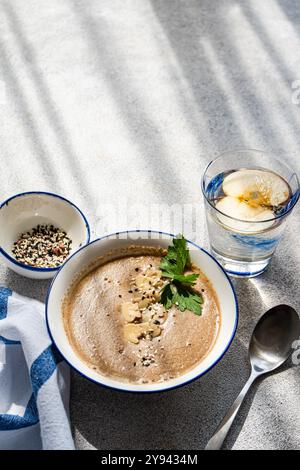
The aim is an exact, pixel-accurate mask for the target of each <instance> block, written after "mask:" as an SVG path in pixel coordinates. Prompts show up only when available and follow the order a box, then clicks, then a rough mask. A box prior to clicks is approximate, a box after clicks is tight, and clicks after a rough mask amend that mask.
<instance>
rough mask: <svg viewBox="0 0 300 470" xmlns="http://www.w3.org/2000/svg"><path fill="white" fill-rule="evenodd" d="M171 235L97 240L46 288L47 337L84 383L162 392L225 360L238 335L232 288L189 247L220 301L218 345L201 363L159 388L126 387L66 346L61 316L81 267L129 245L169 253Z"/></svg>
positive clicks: (139, 233) (207, 258)
mask: <svg viewBox="0 0 300 470" xmlns="http://www.w3.org/2000/svg"><path fill="white" fill-rule="evenodd" d="M173 238H174V235H172V234H167V233H163V232H157V231H150V230H131V231H126V232H119V233H115V234H111V235H107V236H104V237H102V238H98V239H97V240H94V241H92V242H91V243H89V244H88V245H86V246H85V247H83V248H81V249H80V250H78V251H77V252H76V253H75V254H74V255H73V256H71V257H70V258H69V259H68V260H67V261H66V262H65V264H64V265H63V266H62V268H61V269H60V271H59V272H58V273H57V275H56V276H55V278H54V279H53V281H52V284H51V286H50V288H49V292H48V296H47V301H46V321H47V326H48V331H49V334H50V336H51V338H52V340H53V342H54V343H55V345H56V347H57V348H58V350H59V351H60V353H61V354H62V356H63V357H64V358H65V360H66V361H67V362H68V363H69V364H70V365H71V366H72V367H73V368H74V369H75V370H77V371H78V372H79V373H80V374H82V375H83V376H84V377H86V378H87V379H89V380H91V381H93V382H95V383H97V384H100V385H103V386H105V387H109V388H112V389H117V390H121V391H127V392H143V393H145V392H161V391H164V390H170V389H173V388H177V387H179V386H182V385H184V384H187V383H189V382H191V381H193V380H195V379H197V378H199V377H201V376H202V375H204V374H205V373H206V372H208V371H209V370H210V369H212V367H214V366H215V365H216V364H217V363H218V362H219V361H220V360H221V358H222V357H223V355H224V354H225V352H226V351H227V349H228V348H229V346H230V344H231V342H232V340H233V338H234V336H235V333H236V329H237V324H238V304H237V298H236V295H235V291H234V288H233V286H232V283H231V281H230V279H229V277H228V276H227V274H226V273H225V271H224V269H223V268H222V267H221V265H220V264H219V263H218V262H217V261H216V260H215V259H214V258H213V257H212V256H211V255H210V254H209V253H207V252H206V251H205V250H204V249H203V248H201V247H199V246H198V245H196V244H194V243H193V242H190V241H188V247H189V249H190V254H191V259H192V262H193V263H195V264H196V265H197V266H198V267H199V268H200V269H201V270H202V271H203V273H204V274H205V275H206V276H207V277H208V279H209V280H210V281H211V283H212V285H213V287H214V289H215V292H216V295H217V297H218V300H219V305H220V310H221V325H220V331H219V335H218V337H217V340H216V342H215V344H214V346H213V348H212V350H211V351H210V353H209V354H208V355H207V357H205V358H204V360H203V361H202V362H200V363H199V364H198V365H197V366H196V367H194V368H193V369H192V370H189V371H188V372H186V373H185V374H183V375H181V376H179V377H176V378H174V379H171V380H168V381H164V382H162V383H147V384H134V383H125V382H122V381H119V380H117V379H116V378H111V377H108V376H105V375H102V374H100V373H98V372H96V371H94V370H92V369H91V368H89V367H88V366H87V365H86V363H85V362H84V361H82V360H81V359H80V357H79V356H78V355H77V354H76V353H75V351H74V350H73V348H72V346H71V345H70V342H69V340H68V337H67V334H66V331H65V328H64V323H63V315H62V302H63V299H64V297H65V294H66V293H67V291H68V289H69V288H70V286H71V284H72V282H73V280H74V279H76V277H78V275H79V274H80V272H82V270H84V268H85V267H88V266H89V265H90V264H91V263H92V262H93V261H94V260H95V259H96V258H98V257H99V256H103V255H105V256H106V257H107V256H108V254H109V253H110V252H111V251H112V250H113V251H114V250H116V249H119V248H124V247H126V246H129V245H142V246H145V245H150V246H160V247H164V248H167V247H168V246H169V245H170V244H171V243H172V240H173ZM108 259H109V258H108Z"/></svg>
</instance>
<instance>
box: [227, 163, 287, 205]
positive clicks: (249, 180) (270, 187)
mask: <svg viewBox="0 0 300 470" xmlns="http://www.w3.org/2000/svg"><path fill="white" fill-rule="evenodd" d="M223 191H224V193H225V194H226V196H233V197H236V198H239V199H241V200H244V201H247V202H248V204H250V205H251V206H254V207H255V206H260V205H263V206H273V207H277V206H279V205H280V204H283V203H284V202H286V201H287V200H288V199H289V197H290V188H289V186H288V184H287V183H286V182H285V181H284V179H282V178H281V177H280V176H278V175H276V173H272V172H270V171H265V170H254V169H245V170H238V171H234V172H233V173H231V174H230V175H228V176H226V177H225V178H224V181H223Z"/></svg>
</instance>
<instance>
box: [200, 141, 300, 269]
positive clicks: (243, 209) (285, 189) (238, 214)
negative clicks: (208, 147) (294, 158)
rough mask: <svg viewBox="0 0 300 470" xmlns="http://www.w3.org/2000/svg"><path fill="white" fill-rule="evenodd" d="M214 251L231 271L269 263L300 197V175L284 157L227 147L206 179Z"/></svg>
mask: <svg viewBox="0 0 300 470" xmlns="http://www.w3.org/2000/svg"><path fill="white" fill-rule="evenodd" d="M202 192H203V195H204V201H205V209H206V218H207V227H208V233H209V238H210V245H211V251H212V253H213V255H214V256H215V257H216V258H217V259H218V261H219V262H220V263H221V264H222V266H223V267H224V268H225V270H226V271H227V272H228V274H230V275H233V276H239V277H240V276H242V277H253V276H258V275H259V274H261V273H262V272H263V271H265V269H266V268H267V266H268V264H269V262H270V260H271V258H272V255H273V254H274V251H275V249H276V247H277V245H278V242H279V240H280V238H281V236H282V234H283V231H284V229H285V226H286V222H287V219H288V217H289V215H290V214H291V212H292V209H293V207H294V206H295V204H296V203H297V201H298V199H299V180H298V177H297V175H296V173H295V172H294V171H293V170H292V169H291V168H289V167H288V166H287V165H286V164H285V163H284V162H281V161H280V160H278V159H275V158H274V157H273V156H272V155H268V154H266V153H264V152H261V151H258V150H239V151H232V152H226V153H223V154H222V155H220V156H219V157H218V158H216V159H215V160H213V161H211V162H210V163H209V165H208V166H207V167H206V170H205V172H204V175H203V178H202Z"/></svg>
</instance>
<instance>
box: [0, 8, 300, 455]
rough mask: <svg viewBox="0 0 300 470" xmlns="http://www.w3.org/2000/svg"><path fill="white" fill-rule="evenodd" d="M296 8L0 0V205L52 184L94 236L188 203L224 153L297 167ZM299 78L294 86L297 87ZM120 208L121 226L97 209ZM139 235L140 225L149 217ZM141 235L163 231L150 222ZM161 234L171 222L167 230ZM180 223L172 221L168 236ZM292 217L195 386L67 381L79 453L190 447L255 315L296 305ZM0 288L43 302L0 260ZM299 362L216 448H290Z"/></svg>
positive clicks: (299, 423) (243, 365)
mask: <svg viewBox="0 0 300 470" xmlns="http://www.w3.org/2000/svg"><path fill="white" fill-rule="evenodd" d="M298 3H299V2H298V0H285V1H284V0H281V1H279V0H264V1H263V2H262V1H260V0H249V1H243V0H236V1H230V0H227V1H226V0H218V1H217V0H216V1H211V0H202V1H200V0H198V1H196V0H185V1H184V0H173V1H172V0H144V1H140V0H102V1H96V0H85V1H83V0H82V1H77V0H51V2H48V1H41V0H27V1H26V2H24V1H23V0H10V1H6V0H3V1H2V2H1V3H0V30H1V43H0V80H1V82H0V109H1V113H0V121H1V126H0V142H1V172H0V188H1V199H4V198H6V197H8V196H10V195H12V194H14V193H16V192H20V191H26V190H33V189H36V190H50V191H55V192H58V193H61V194H63V195H65V196H67V197H68V198H70V199H72V200H73V201H74V202H75V203H77V204H78V205H79V206H80V207H81V208H82V209H83V211H84V212H85V213H86V214H87V216H88V218H89V220H90V223H91V225H92V229H93V236H96V235H102V234H103V233H104V232H106V231H107V230H108V225H109V229H120V228H126V227H130V228H135V216H134V210H133V207H134V204H135V203H136V202H139V203H141V204H149V203H150V202H151V203H157V204H159V203H166V204H173V203H178V204H184V203H187V204H189V203H195V204H196V205H197V207H198V208H199V213H200V220H199V221H198V223H197V241H198V242H199V243H200V244H202V245H204V246H207V245H208V241H207V236H206V229H205V224H204V214H203V203H202V200H201V195H200V190H199V178H200V175H201V173H202V171H203V168H204V166H205V164H206V163H207V162H208V161H209V159H210V158H211V157H213V156H215V155H216V154H217V153H218V152H219V151H222V150H229V149H231V148H240V147H252V148H259V149H262V150H268V151H271V152H274V154H276V155H278V156H279V157H280V158H282V159H284V160H285V161H286V162H287V163H290V164H291V165H293V166H294V167H296V168H297V170H299V153H300V132H299V124H300V107H299V105H298V104H297V101H298V94H297V89H295V90H293V89H292V84H293V82H295V81H296V80H299V79H300V56H299V50H300V36H299V33H300V23H299V21H300V10H299V5H298ZM297 86H298V85H297V82H296V83H294V87H297ZM111 203H112V204H114V205H117V204H119V203H123V204H126V205H127V213H128V214H130V218H129V220H126V219H124V212H125V214H126V210H125V211H122V212H123V217H122V220H120V218H118V217H116V218H113V217H112V214H107V213H106V216H105V217H104V209H105V207H106V209H107V206H105V205H107V204H111ZM144 223H145V225H147V226H150V225H151V224H149V221H148V220H146V218H145V220H144ZM152 228H158V227H157V226H153V225H152ZM160 228H162V229H166V230H168V229H169V226H168V224H167V223H165V222H163V221H162V222H161V223H160ZM178 228H179V227H178ZM299 233H300V218H299V208H298V209H296V211H295V212H294V214H293V216H292V217H291V220H290V225H289V229H288V230H287V233H286V235H285V238H284V240H283V242H282V243H281V245H280V247H279V249H278V251H277V253H276V255H275V257H274V260H273V262H272V265H271V267H270V269H269V270H268V272H267V273H265V274H264V275H263V276H261V277H260V278H257V279H255V280H242V281H237V282H236V283H235V284H236V288H237V293H238V297H239V301H240V314H241V318H240V325H239V330H238V335H237V337H236V339H235V341H234V343H233V345H232V347H231V348H230V350H229V352H228V353H227V355H226V356H225V358H224V359H223V360H222V361H221V362H220V363H219V364H218V365H217V366H216V367H215V368H214V369H213V370H212V371H211V372H210V373H209V374H207V375H206V376H205V377H203V378H202V379H201V380H198V381H197V382H195V383H193V384H191V385H189V386H187V387H184V388H182V389H180V390H177V391H172V392H169V393H166V394H162V395H155V396H134V395H126V394H120V393H117V392H112V391H108V390H104V389H102V388H100V387H98V386H96V385H94V384H92V383H89V382H88V381H87V380H85V379H83V378H81V377H79V376H78V375H77V374H76V373H73V374H72V393H71V420H72V426H73V430H74V435H75V440H76V444H77V447H78V448H80V449H90V448H98V449H143V448H147V449H201V448H203V447H204V445H205V443H206V442H207V440H208V438H209V437H210V436H211V434H212V433H213V431H214V429H215V427H216V425H217V424H218V422H219V420H220V419H221V417H222V416H223V414H224V413H225V412H226V410H227V408H228V407H229V405H230V404H231V403H232V401H233V399H234V398H235V396H236V395H237V393H238V392H239V390H240V388H241V386H242V384H243V383H244V382H245V380H246V378H247V374H248V370H247V355H246V348H247V343H248V340H249V337H250V335H251V331H252V328H253V326H254V324H255V322H256V320H257V318H258V317H259V316H260V315H261V313H263V311H264V310H265V309H267V308H269V307H271V306H273V305H275V304H277V303H284V302H286V303H290V304H292V305H293V306H294V307H296V308H297V307H298V309H299V310H300V308H299V298H300V284H299V275H300V269H299V261H300V256H299V248H300V245H299ZM0 275H1V277H0V282H1V283H3V284H4V285H7V286H10V287H12V288H13V289H15V290H16V291H17V292H19V293H21V294H24V295H28V296H32V297H35V298H38V299H40V300H43V299H44V298H45V294H46V290H47V286H48V283H47V282H34V281H30V280H26V279H22V278H21V277H19V276H17V275H15V274H13V273H12V272H10V271H8V270H6V269H5V268H4V266H3V265H1V266H0ZM299 383H300V367H299V366H294V367H292V364H289V365H288V366H287V367H284V368H283V369H282V370H281V371H280V372H279V373H278V374H276V375H273V376H270V377H268V378H266V379H264V380H263V381H261V382H260V383H258V384H257V385H256V386H255V388H254V389H253V391H252V392H251V394H250V395H249V397H248V399H247V401H246V403H245V405H244V406H243V409H242V411H241V413H240V415H239V417H238V419H237V421H236V424H235V425H234V429H233V432H232V433H231V435H230V437H229V439H228V440H227V442H226V448H233V449H300V405H299Z"/></svg>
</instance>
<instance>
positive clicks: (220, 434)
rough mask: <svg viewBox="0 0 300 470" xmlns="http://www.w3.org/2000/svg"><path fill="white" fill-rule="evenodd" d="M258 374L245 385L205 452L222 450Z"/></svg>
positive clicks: (254, 373) (251, 376) (252, 374)
mask: <svg viewBox="0 0 300 470" xmlns="http://www.w3.org/2000/svg"><path fill="white" fill-rule="evenodd" d="M257 377H258V374H257V373H256V372H255V371H252V373H251V375H250V377H249V379H248V381H247V383H246V384H245V386H244V388H243V390H242V391H241V393H240V394H239V396H238V397H237V399H236V400H235V402H234V403H233V405H232V406H231V408H230V410H229V411H228V413H227V414H226V416H225V417H224V419H223V421H222V422H221V424H220V425H219V427H218V428H217V430H216V432H215V433H214V435H213V436H212V438H211V439H210V440H209V441H208V444H207V446H206V448H205V450H220V449H221V447H222V444H223V442H224V440H225V438H226V436H227V434H228V432H229V429H230V428H231V425H232V423H233V421H234V419H235V417H236V415H237V414H238V412H239V409H240V407H241V404H242V403H243V401H244V398H245V396H246V395H247V393H248V391H249V389H250V387H251V385H252V384H253V382H254V381H255V380H256V379H257Z"/></svg>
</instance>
